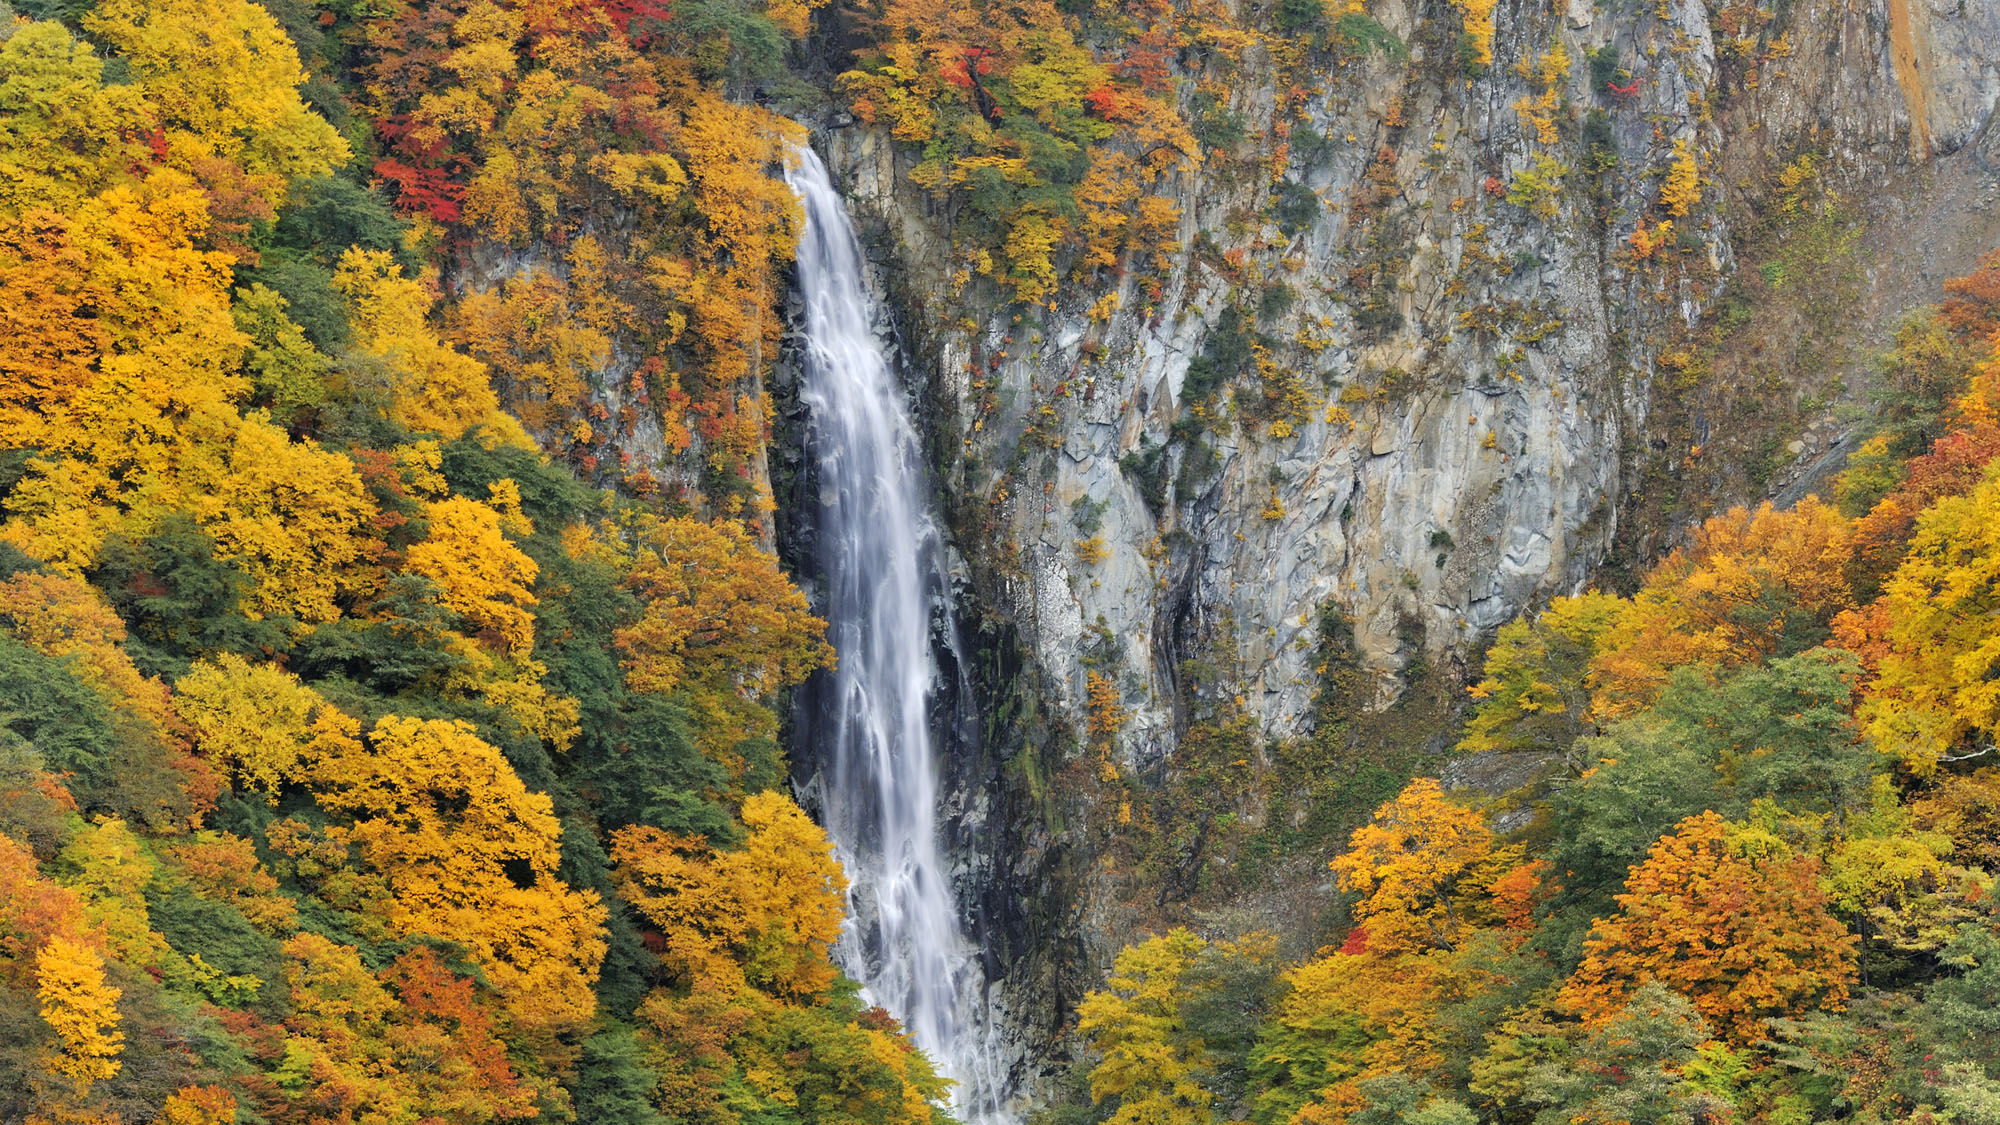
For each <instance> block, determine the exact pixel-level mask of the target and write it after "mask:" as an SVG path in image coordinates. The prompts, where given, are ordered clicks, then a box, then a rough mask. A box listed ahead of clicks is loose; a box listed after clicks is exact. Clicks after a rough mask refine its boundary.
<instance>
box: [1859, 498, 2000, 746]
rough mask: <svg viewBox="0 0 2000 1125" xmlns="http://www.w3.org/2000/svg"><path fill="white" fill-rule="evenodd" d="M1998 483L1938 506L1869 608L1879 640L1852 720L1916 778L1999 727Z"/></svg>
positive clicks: (1988, 739)
mask: <svg viewBox="0 0 2000 1125" xmlns="http://www.w3.org/2000/svg"><path fill="white" fill-rule="evenodd" d="M1996 511H2000V482H1994V481H1988V482H1987V483H1985V484H1982V485H1980V486H1979V487H1978V488H1975V489H1973V490H1972V491H1971V492H1970V493H1968V494H1966V495H1963V496H1951V497H1946V498H1944V499H1941V500H1939V501H1938V502H1937V503H1936V504H1934V505H1932V506H1931V508H1930V509H1929V510H1928V511H1926V512H1925V513H1924V515H1923V516H1922V517H1920V518H1919V519H1918V521H1917V524H1916V534H1915V537H1914V538H1913V539H1912V540H1911V541H1910V547H1909V553H1908V555H1907V556H1906V557H1905V558H1904V560H1903V563H1902V565H1901V566H1899V567H1898V568H1897V569H1896V572H1895V574H1893V575H1892V576H1891V577H1890V578H1889V581H1888V582H1887V583H1886V584H1885V586H1884V587H1883V593H1882V598H1881V600H1880V602H1879V603H1878V606H1879V608H1880V610H1881V613H1882V617H1883V620H1882V621H1881V624H1882V625H1883V626H1884V627H1885V628H1884V635H1883V636H1882V637H1881V638H1879V640H1880V642H1882V645H1881V649H1880V651H1879V654H1878V655H1877V656H1876V659H1875V668H1874V672H1875V677H1874V680H1873V683H1872V684H1871V690H1870V692H1869V694H1868V698H1867V699H1866V700H1865V701H1864V702H1863V704H1862V706H1861V709H1860V712H1859V714H1860V717H1861V719H1862V721H1863V723H1864V724H1865V726H1866V729H1867V732H1868V734H1869V735H1870V736H1871V737H1873V738H1874V739H1875V742H1876V745H1877V746H1879V747H1881V749H1882V750H1883V751H1884V752H1885V753H1888V754H1891V755H1893V756H1894V757H1895V758H1896V759H1897V760H1898V761H1899V762H1901V763H1902V765H1903V766H1904V768H1906V769H1908V770H1909V771H1910V772H1911V773H1914V774H1916V775H1918V776H1927V775H1929V774H1931V773H1933V772H1934V771H1935V770H1936V769H1937V768H1938V764H1939V763H1940V761H1942V760H1946V759H1951V758H1957V757H1962V756H1973V755H1979V754H1983V753H1985V752H1986V751H1987V750H1988V749H1990V747H1991V745H1992V743H1993V740H1994V732H1995V731H1996V730H1997V729H2000V686H1996V680H1995V678H1994V675H1993V673H1994V671H1995V669H1996V668H2000V646H1996V645H1995V643H1994V640H1995V637H1996V635H2000V633H1997V632H1996V627H1995V624H1994V613H1995V611H1996V610H2000V538H1996V532H1995V524H1996V520H1995V518H1994V513H1995V512H1996Z"/></svg>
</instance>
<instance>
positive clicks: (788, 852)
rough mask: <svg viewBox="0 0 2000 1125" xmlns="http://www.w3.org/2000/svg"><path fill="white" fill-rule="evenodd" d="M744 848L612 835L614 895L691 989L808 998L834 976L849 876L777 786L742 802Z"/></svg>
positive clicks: (626, 832)
mask: <svg viewBox="0 0 2000 1125" xmlns="http://www.w3.org/2000/svg"><path fill="white" fill-rule="evenodd" d="M742 819H743V824H744V827H745V828H747V829H748V830H749V835H748V838H747V839H746V840H745V841H744V844H743V847H742V848H741V849H740V850H736V851H718V850H716V849H714V848H712V847H710V846H709V845H708V844H707V843H705V842H703V841H701V840H697V839H692V838H689V837H685V836H677V835H675V834H673V833H669V832H664V831H661V830H660V829H657V828H652V827H649V826H645V825H633V826H630V827H627V828H622V829H619V830H618V831H617V832H616V833H614V834H613V836H612V841H613V843H612V851H611V857H612V860H613V862H614V863H616V864H617V874H618V884H619V893H620V895H621V897H623V898H624V899H625V900H626V901H627V902H630V903H631V904H632V905H633V906H634V907H636V908H637V909H638V911H639V912H640V913H641V914H642V915H644V916H645V918H646V920H647V921H648V922H649V923H651V924H652V925H653V926H654V927H655V928H656V929H658V930H659V931H660V933H661V935H662V936H663V937H664V938H665V951H664V953H663V955H662V956H663V959H664V960H665V962H666V964H667V966H668V967H669V968H670V969H671V970H672V971H673V972H674V973H675V974H676V975H678V976H680V977H681V978H683V979H684V980H686V981H687V982H688V983H689V984H691V985H692V986H693V988H694V989H695V990H696V991H697V992H704V991H710V990H715V991H719V992H720V993H722V994H724V995H729V994H733V993H735V992H738V991H741V990H742V989H744V988H746V987H747V988H754V989H757V990H758V991H761V992H766V993H769V994H771V995H774V996H777V997H780V998H783V999H787V1000H791V1001H795V1002H809V1001H811V1000H812V999H814V998H816V997H818V996H820V995H821V994H823V993H824V992H825V991H826V990H827V988H828V987H829V986H831V985H832V983H833V977H834V970H833V965H832V963H831V962H830V961H828V960H827V955H826V954H827V949H828V947H829V946H831V945H832V944H833V941H834V939H835V938H837V937H839V936H840V923H841V918H842V916H843V911H844V909H845V905H844V902H843V900H842V894H843V892H845V891H846V889H847V879H846V877H845V876H844V875H843V874H842V873H841V870H840V865H839V864H838V863H836V862H834V859H833V850H832V847H831V845H829V844H828V843H827V840H826V834H825V833H824V832H823V831H821V829H820V828H819V826H817V825H815V824H813V822H812V821H810V820H808V819H806V815H805V813H803V812H801V811H800V810H799V807H798V806H797V805H795V804H793V803H792V801H791V799H790V798H788V797H786V796H785V795H783V794H781V793H777V792H774V791H767V792H764V793H759V794H755V795H753V796H751V797H749V798H748V799H746V800H745V801H744V802H743V813H742Z"/></svg>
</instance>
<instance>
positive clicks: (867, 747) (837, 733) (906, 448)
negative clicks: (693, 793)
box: [785, 147, 1006, 1123]
mask: <svg viewBox="0 0 2000 1125" xmlns="http://www.w3.org/2000/svg"><path fill="white" fill-rule="evenodd" d="M785 179H786V182H787V183H789V184H790V185H791V188H792V190H793V191H794V192H796V193H797V194H798V196H799V200H800V202H801V203H803V204H804V207H805V218H806V223H805V232H804V233H803V234H802V235H801V236H800V239H799V253H798V276H799V288H800V290H801V291H802V292H803V294H804V297H805V313H806V318H805V327H806V348H805V379H804V382H803V384H802V390H801V392H800V398H801V399H803V400H804V402H805V404H806V407H807V409H808V411H809V414H810V419H811V421H810V433H809V439H808V440H809V447H810V448H809V455H810V456H811V457H812V458H813V459H814V461H815V462H816V464H817V467H818V472H819V513H818V517H819V518H818V535H819V552H820V558H819V562H820V566H821V571H822V575H821V577H822V580H823V581H824V583H825V589H826V602H825V606H824V612H825V614H826V619H827V629H828V633H829V635H830V638H831V640H832V641H833V647H834V650H835V652H836V653H837V654H838V656H839V664H838V667H837V668H836V669H835V671H834V672H833V673H832V690H831V695H830V697H829V698H828V699H827V700H826V701H825V703H824V704H823V705H822V706H821V707H819V708H818V713H817V714H814V715H812V716H810V718H809V720H808V729H806V730H805V731H804V732H803V733H804V736H805V738H806V739H807V740H809V743H810V745H812V746H813V747H814V752H815V754H816V755H817V756H818V757H819V760H820V761H821V763H822V766H821V770H820V785H821V792H820V799H821V803H822V805H823V808H822V810H821V812H822V816H823V818H824V820H825V822H826V830H827V834H828V836H829V837H830V838H831V839H832V841H833V846H834V852H835V855H836V857H837V858H838V859H839V860H840V862H841V865H842V866H843V867H844V868H846V870H847V877H848V880H849V882H850V883H851V887H850V890H849V911H848V918H849V921H848V928H847V932H846V933H845V934H844V935H843V937H842V938H841V941H840V945H839V947H838V948H837V949H836V951H835V952H836V955H837V956H838V958H839V959H840V961H841V963H842V968H844V969H845V970H846V971H847V973H848V975H850V976H852V977H854V978H855V979H856V980H858V981H860V982H861V984H862V985H863V989H864V995H865V997H866V999H867V1000H868V1001H869V1002H871V1003H874V1004H879V1005H881V1006H882V1007H883V1008H885V1009H887V1010H888V1011H889V1013H890V1014H892V1015H894V1016H895V1017H897V1018H898V1019H900V1020H901V1021H902V1022H903V1026H904V1028H905V1029H907V1030H908V1032H909V1034H910V1038H911V1039H913V1040H914V1041H915V1042H916V1044H917V1046H918V1047H920V1048H922V1049H923V1051H924V1052H925V1053H926V1054H927V1055H929V1056H930V1057H931V1059H932V1060H933V1061H934V1062H935V1063H936V1064H937V1066H938V1069H939V1070H940V1071H941V1072H942V1073H944V1074H945V1076H946V1077H949V1078H951V1079H954V1080H955V1081H956V1082H957V1083H958V1086H957V1089H956V1091H955V1093H954V1097H953V1101H954V1108H955V1110H956V1111H957V1114H958V1115H959V1117H960V1118H961V1119H962V1120H966V1121H970V1122H981V1123H990V1122H999V1121H1005V1120H1006V1114H1005V1110H1004V1109H1003V1105H1004V1103H1005V1101H1006V1091H1005V1087H1004V1078H1003V1076H1002V1071H1003V1067H1002V1065H1001V1063H1000V1061H999V1060H1000V1055H999V1052H998V1051H997V1049H996V1048H997V1045H998V1029H997V1028H996V1027H995V1026H993V1024H994V1021H992V1020H989V1019H988V1018H987V1003H986V981H985V975H984V971H983V969H982V967H981V964H980V958H979V951H978V950H977V949H976V948H975V947H974V945H973V943H972V942H971V941H970V940H969V939H968V938H967V936H966V931H965V927H964V926H963V924H962V923H961V921H960V918H959V912H958V907H957V903H956V900H955V899H954V897H953V894H952V888H951V882H950V879H949V877H948V868H947V866H946V863H945V858H944V854H943V852H942V850H941V849H940V847H939V843H938V827H937V822H938V792H939V787H938V761H937V752H936V748H935V747H934V746H933V744H932V739H931V728H930V722H929V701H930V695H931V689H932V677H933V669H934V667H935V664H934V662H933V660H932V657H931V629H932V622H931V605H932V601H933V596H932V595H933V592H934V591H941V590H942V589H943V588H944V569H943V549H942V545H941V543H940V540H939V536H938V530H937V525H936V524H935V523H934V522H933V521H932V519H931V515H930V511H929V506H928V505H927V504H926V503H925V498H926V487H925V483H926V477H925V473H924V470H923V462H922V459H921V452H922V450H921V446H920V444H919V442H918V440H917V434H916V429H915V427H914V426H912V425H911V422H910V413H909V409H908V407H907V405H906V404H905V402H904V396H903V389H902V387H901V386H900V385H899V384H898V382H897V380H896V377H895V373H894V372H893V371H892V370H891V369H890V366H889V362H888V360H887V358H886V357H885V356H884V355H883V352H882V347H881V343H880V341H879V340H878V339H877V338H876V335H875V332H874V329H873V315H872V314H873V309H872V308H871V304H870V300H869V295H868V286H867V283H866V280H865V279H864V277H863V275H862V265H861V247H860V244H859V242H857V241H856V239H855V236H854V230H853V227H852V226H851V225H850V224H849V223H848V219H847V211H846V208H845V206H844V205H843V203H842V201H841V197H840V193H839V192H838V191H837V190H836V189H835V188H834V186H833V181H832V178H831V177H830V176H829V175H828V174H827V170H826V166H825V165H824V164H822V163H821V162H820V159H819V157H818V156H816V155H815V154H814V153H813V152H812V151H811V150H810V149H806V148H803V147H801V148H798V149H796V150H795V151H794V152H793V154H792V159H791V160H790V161H788V162H787V167H786V171H785ZM942 612H946V613H948V612H949V610H948V608H947V609H944V610H942ZM946 625H947V629H946V631H947V632H949V631H950V630H949V622H948V621H947V622H946Z"/></svg>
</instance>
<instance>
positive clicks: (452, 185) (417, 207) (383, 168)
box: [375, 157, 465, 223]
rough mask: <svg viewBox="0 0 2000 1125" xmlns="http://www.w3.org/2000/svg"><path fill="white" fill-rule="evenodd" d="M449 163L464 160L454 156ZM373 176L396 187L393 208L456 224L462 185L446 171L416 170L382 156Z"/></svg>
mask: <svg viewBox="0 0 2000 1125" xmlns="http://www.w3.org/2000/svg"><path fill="white" fill-rule="evenodd" d="M450 163H452V164H462V163H463V160H462V159H461V158H458V157H453V158H451V160H450ZM375 177H376V179H378V180H380V181H382V182H383V183H386V184H388V185H390V186H392V187H394V188H395V190H396V198H395V204H396V209H397V210H399V211H401V212H403V213H404V214H406V215H410V214H418V213H422V214H427V215H429V216H430V217H432V218H434V219H436V220H437V221H438V222H441V223H455V222H457V221H458V217H459V213H460V210H461V208H462V207H463V205H464V202H465V185H464V184H461V183H457V182H455V181H454V180H453V179H452V172H451V170H450V169H449V168H419V167H415V166H413V165H409V164H405V163H403V162H402V161H400V160H394V159H391V158H389V157H383V158H382V159H381V160H378V161H376V162H375Z"/></svg>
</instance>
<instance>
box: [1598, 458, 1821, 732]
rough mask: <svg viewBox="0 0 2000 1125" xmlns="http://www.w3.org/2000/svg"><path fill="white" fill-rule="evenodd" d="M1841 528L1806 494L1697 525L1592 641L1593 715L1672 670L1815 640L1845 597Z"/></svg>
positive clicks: (1627, 708) (1621, 703) (1631, 703)
mask: <svg viewBox="0 0 2000 1125" xmlns="http://www.w3.org/2000/svg"><path fill="white" fill-rule="evenodd" d="M1848 534H1849V532H1848V527H1847V524H1846V521H1844V520H1843V519H1842V518H1841V516H1840V513H1839V512H1838V511H1836V510H1834V509H1833V508H1832V507H1830V506H1828V505H1826V504H1822V503H1820V502H1819V501H1818V500H1817V499H1815V498H1811V497H1808V498H1807V499H1805V500H1801V501H1800V502H1799V503H1798V504H1797V505H1795V506H1794V507H1792V508H1790V509H1787V510H1784V511H1779V510H1778V509H1776V508H1773V507H1772V506H1771V505H1769V504H1765V505H1764V506H1763V507H1761V508H1759V509H1758V510H1757V511H1755V512H1751V511H1748V510H1745V509H1742V508H1737V509H1735V510H1733V511H1730V512H1727V513H1725V514H1723V515H1720V516H1717V517H1715V518H1714V519H1711V520H1709V521H1708V522H1707V523H1705V524H1703V525H1702V526H1701V528H1700V529H1699V530H1698V531H1696V532H1695V534H1694V540H1693V542H1692V543H1690V544H1689V545H1688V546H1686V547H1684V548H1681V549H1678V550H1676V551H1674V552H1673V553H1672V554H1670V555H1668V556H1667V557H1666V559H1664V560H1662V561H1661V562H1660V564H1659V565H1658V566H1657V567H1655V568H1654V569H1653V570H1652V572H1651V573H1649V574H1648V575H1647V576H1646V583H1645V586H1644V588H1642V589H1641V590H1640V591H1639V593H1638V594H1637V595H1635V596H1634V597H1633V599H1632V604H1631V607H1630V608H1629V609H1627V610H1626V611H1625V612H1624V613H1623V614H1621V615H1620V616H1619V618H1618V621H1617V624H1616V625H1615V626H1614V627H1613V628H1611V629H1609V630H1608V631H1606V632H1605V633H1604V635H1603V636H1602V639H1601V640H1600V641H1599V642H1598V645H1599V650H1598V654H1597V656H1596V657H1595V659H1593V660H1592V662H1591V676H1592V677H1593V680H1594V690H1595V706H1596V708H1597V711H1598V712H1599V714H1600V717H1603V718H1616V717H1618V716H1622V715H1628V714H1631V713H1633V712H1634V711H1635V710H1637V709H1639V708H1640V707H1643V706H1644V705H1646V704H1648V703H1650V702H1651V701H1652V700H1653V698H1654V697H1656V696H1657V694H1658V693H1659V690H1660V688H1661V687H1662V686H1663V685H1664V684H1665V682H1666V679H1667V676H1668V673H1669V672H1671V671H1672V670H1673V669H1674V668H1678V667H1682V666H1685V665H1690V664H1716V665H1733V664H1742V663H1747V662H1750V661H1753V660H1756V659H1761V658H1764V657H1770V656H1789V655H1791V654H1793V653H1796V652H1800V651H1803V650H1804V649H1807V648H1811V647H1812V646H1813V645H1815V644H1817V643H1819V642H1820V641H1822V640H1824V639H1825V638H1826V637H1827V635H1828V625H1829V623H1830V622H1831V621H1832V619H1833V617H1834V615H1836V614H1838V613H1839V612H1841V611H1842V610H1845V609H1848V608H1851V607H1852V606H1853V604H1854V599H1853V595H1852V593H1851V592H1850V591H1849V590H1848V588H1847V584H1846V581H1845V579H1844V577H1843V573H1842V566H1843V564H1844V563H1845V561H1846V559H1847V550H1848V547H1847V544H1848Z"/></svg>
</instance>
